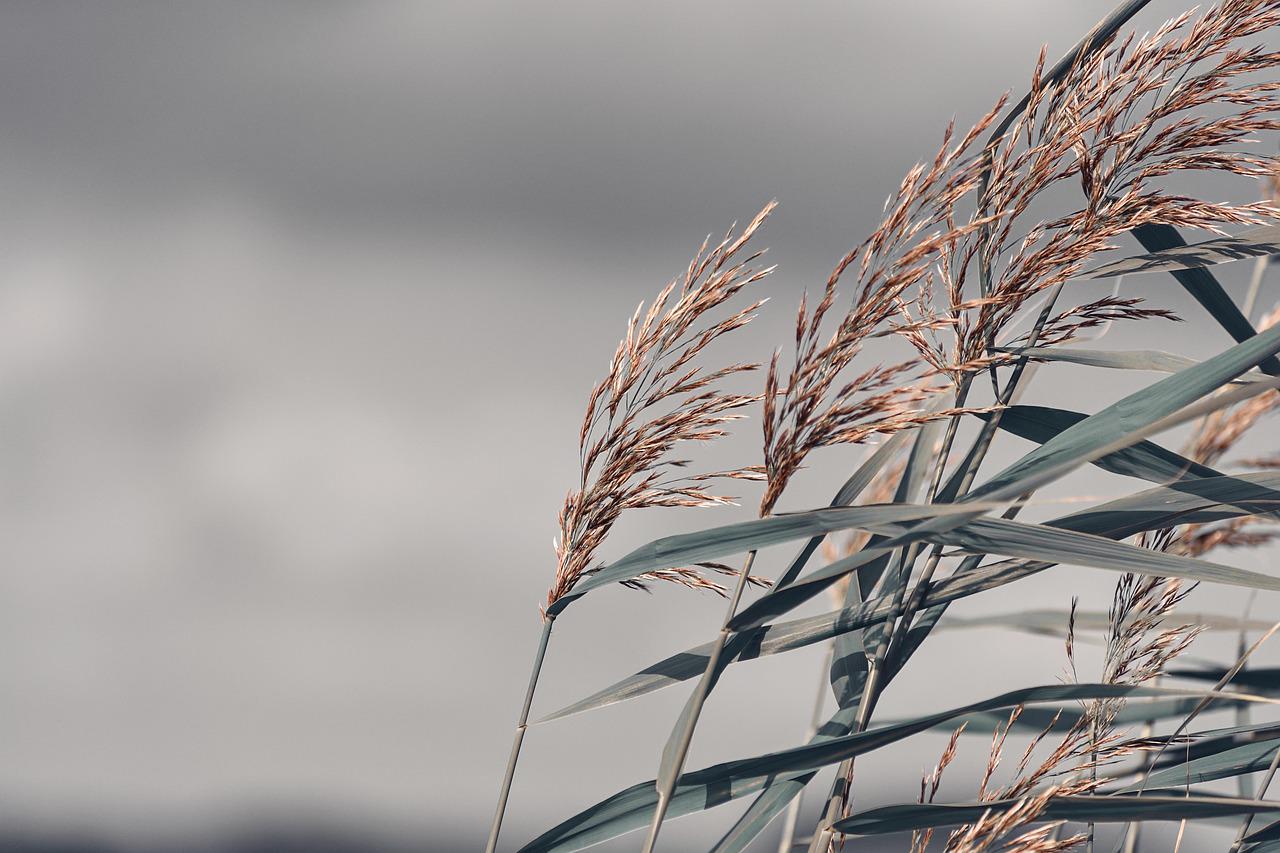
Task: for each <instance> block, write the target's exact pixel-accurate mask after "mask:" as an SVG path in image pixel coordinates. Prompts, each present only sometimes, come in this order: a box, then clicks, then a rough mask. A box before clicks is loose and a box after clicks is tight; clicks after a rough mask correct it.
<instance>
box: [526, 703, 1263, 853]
mask: <svg viewBox="0 0 1280 853" xmlns="http://www.w3.org/2000/svg"><path fill="white" fill-rule="evenodd" d="M1224 695H1225V694H1221V693H1213V692H1206V691H1193V690H1178V689H1173V688H1165V687H1144V686H1134V685H1121V684H1050V685H1044V686H1040V687H1029V688H1024V689H1022V690H1013V691H1010V692H1008V693H1002V694H1000V695H999V696H995V697H992V698H990V699H987V700H984V701H981V702H974V703H972V704H969V705H964V706H961V707H959V708H952V709H950V710H947V711H941V712H939V713H936V714H929V715H927V716H923V717H919V718H917V719H915V720H911V721H908V722H905V723H899V724H896V725H892V726H882V727H879V728H875V729H869V730H867V731H864V732H859V733H856V734H849V735H845V736H843V737H835V738H832V739H830V740H827V741H823V742H820V743H808V744H805V745H804V746H798V747H793V748H791V749H785V750H781V751H779V752H771V753H766V754H764V755H759V756H756V757H754V758H746V759H740V760H737V761H727V762H724V763H722V764H716V765H713V766H711V767H707V768H705V769H703V770H697V771H694V772H691V773H685V774H683V775H682V776H681V777H680V779H679V781H678V784H677V785H676V788H675V791H674V792H673V794H672V797H671V802H670V805H669V807H668V811H667V816H668V818H676V817H680V816H682V815H687V814H692V813H694V812H698V811H703V810H705V809H709V808H712V807H713V806H717V805H720V804H722V803H726V802H728V801H730V800H733V799H737V798H738V797H742V796H745V795H747V794H752V793H755V792H756V791H759V790H761V789H762V788H763V787H764V786H765V785H766V784H767V783H769V782H771V781H773V780H776V779H780V778H795V777H797V776H800V775H803V774H804V773H807V772H808V771H811V770H816V769H818V768H821V767H825V766H827V765H829V764H835V763H837V762H840V761H843V760H844V759H846V758H851V757H853V756H856V755H862V754H864V753H867V752H872V751H874V750H876V749H880V748H881V747H884V746H888V745H890V744H893V743H897V742H898V741H901V740H903V739H905V738H908V737H911V736H912V735H915V734H918V733H920V732H923V731H927V730H929V729H931V728H933V727H934V726H936V725H938V724H939V723H943V722H946V721H947V720H952V719H955V718H957V717H961V716H964V715H966V714H972V713H975V712H978V711H991V710H996V709H998V708H1012V707H1014V706H1016V705H1027V704H1032V703H1038V702H1067V701H1071V700H1077V699H1106V698H1121V697H1125V696H1166V697H1172V696H1201V697H1211V696H1224ZM1231 698H1233V699H1237V700H1249V701H1258V702H1270V701H1272V700H1267V699H1262V698H1260V697H1251V696H1243V695H1240V694H1231ZM657 799H658V793H657V789H656V788H655V786H654V781H653V780H652V779H651V780H648V781H645V782H641V783H639V784H637V785H632V786H631V787H630V788H627V789H626V790H623V791H619V792H618V793H617V794H614V795H613V796H612V797H609V798H607V799H605V800H602V801H601V802H599V803H596V804H595V805H594V806H591V807H590V808H588V809H586V810H585V811H582V812H580V813H578V814H577V815H575V816H573V817H571V818H569V819H568V820H566V821H564V822H563V823H560V824H558V825H557V826H555V827H553V828H552V829H550V830H548V831H547V832H545V833H543V834H542V835H540V836H539V837H538V838H536V839H534V840H533V841H531V842H530V843H529V844H527V845H525V846H524V847H522V848H520V849H521V853H552V851H569V850H581V849H582V848H584V847H589V846H591V845H592V844H598V843H600V842H601V841H607V840H608V839H610V838H615V837H617V836H619V835H622V834H624V833H627V832H630V831H632V830H635V829H639V828H641V827H643V826H646V825H648V822H649V818H650V817H651V815H652V814H653V811H654V807H655V806H656V804H657ZM1268 808H1271V809H1274V808H1275V804H1274V803H1273V804H1271V805H1269V806H1268Z"/></svg>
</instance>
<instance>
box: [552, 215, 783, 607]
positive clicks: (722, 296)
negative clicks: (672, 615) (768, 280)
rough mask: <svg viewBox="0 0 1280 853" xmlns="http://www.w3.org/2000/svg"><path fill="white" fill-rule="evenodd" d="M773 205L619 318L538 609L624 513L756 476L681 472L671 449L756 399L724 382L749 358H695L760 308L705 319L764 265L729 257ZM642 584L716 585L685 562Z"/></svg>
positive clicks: (572, 578)
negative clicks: (619, 334)
mask: <svg viewBox="0 0 1280 853" xmlns="http://www.w3.org/2000/svg"><path fill="white" fill-rule="evenodd" d="M775 206H776V204H775V203H774V202H770V203H769V204H768V205H766V206H765V207H764V209H763V210H761V211H760V212H759V213H758V214H756V216H755V218H754V219H752V220H751V222H750V223H749V224H748V225H747V227H746V228H745V229H743V230H742V232H741V233H740V234H738V235H736V236H735V235H734V234H733V231H732V229H731V230H730V232H729V233H728V234H727V235H725V238H724V239H723V240H722V241H720V242H719V243H718V244H716V245H715V246H711V247H709V245H708V242H704V243H703V245H702V247H701V248H700V249H699V250H698V252H697V254H696V255H695V256H694V258H693V260H692V261H691V262H690V263H689V267H688V269H687V270H686V271H685V273H684V275H683V276H682V277H681V278H679V279H673V280H672V281H671V282H670V283H669V284H668V285H667V286H666V287H665V288H664V289H663V290H662V292H661V293H659V294H658V296H657V298H656V299H654V300H653V302H652V303H651V304H650V305H649V307H648V309H647V310H645V309H644V306H643V305H641V306H640V307H639V308H637V309H636V312H635V314H634V315H632V317H631V320H630V321H629V322H628V324H627V333H626V337H625V338H623V340H622V342H621V343H619V344H618V349H617V351H616V352H615V353H614V356H613V359H612V360H611V361H610V362H609V372H608V374H607V375H606V376H605V377H604V378H603V379H602V380H600V382H599V384H597V385H596V386H595V388H594V389H592V392H591V396H590V399H589V400H588V402H587V411H586V415H585V416H584V417H583V421H582V429H581V430H580V432H579V437H578V446H579V451H580V470H579V477H578V483H577V485H576V486H575V487H574V489H573V491H571V492H570V493H569V494H568V496H567V497H566V498H565V501H564V506H563V507H562V508H561V510H560V537H559V539H558V540H557V542H556V557H557V561H558V562H557V566H556V576H555V582H554V583H553V584H552V585H551V588H550V589H549V590H548V592H547V602H546V603H547V605H548V606H550V605H551V604H554V603H555V602H556V600H558V599H559V598H561V597H562V596H564V595H565V594H566V593H568V592H569V591H570V590H572V589H573V587H574V585H575V584H576V583H577V582H578V580H579V579H580V578H581V577H582V576H583V575H584V574H586V573H588V572H590V571H591V569H592V563H593V561H594V559H595V555H596V552H597V550H598V549H599V547H600V545H601V543H602V542H603V541H604V539H605V537H607V536H608V535H609V532H610V531H611V530H612V529H613V526H614V524H615V523H616V522H617V521H618V518H619V517H620V516H621V515H622V513H623V512H625V511H627V510H633V509H645V508H650V507H707V506H716V505H720V504H725V503H730V502H732V501H733V498H732V497H729V496H727V495H723V494H721V493H720V492H719V491H718V490H717V488H716V484H717V483H718V482H721V481H725V480H760V479H763V472H762V471H761V470H760V468H759V467H758V466H744V467H741V468H735V469H732V470H728V471H713V472H700V473H686V471H687V469H688V468H689V466H690V465H691V464H692V463H691V461H690V460H688V459H684V458H680V457H679V456H676V455H674V453H675V451H676V448H677V446H678V445H681V444H684V443H687V442H708V441H714V440H715V439H718V438H721V437H722V436H724V435H726V429H725V426H726V425H727V424H729V423H731V422H733V421H736V420H739V419H741V418H743V417H745V416H746V411H747V410H748V409H749V408H750V407H752V406H754V405H756V404H757V403H758V402H759V401H760V397H759V395H757V394H739V393H732V392H729V391H726V390H724V386H723V382H724V380H726V379H728V378H730V377H732V376H735V375H737V374H741V373H746V372H749V371H752V370H755V369H756V368H758V367H759V365H756V364H730V365H727V366H723V367H718V368H713V369H711V368H706V367H704V366H702V365H701V364H700V363H699V357H700V356H701V355H702V354H703V353H704V351H705V350H706V349H707V348H708V347H709V346H710V345H711V344H713V343H715V342H716V341H717V340H718V339H720V338H721V337H723V336H725V335H728V334H730V333H731V332H734V331H736V330H737V329H740V328H742V327H743V326H745V325H746V324H747V323H749V322H750V321H751V319H752V318H753V317H754V316H755V311H756V309H758V308H759V307H760V306H761V305H762V304H763V303H764V301H765V300H763V299H759V300H756V301H754V302H752V303H751V304H750V305H748V306H747V307H745V308H742V309H739V310H737V311H734V312H732V313H731V314H729V316H727V317H723V318H720V319H714V312H716V310H717V309H719V308H721V306H723V305H725V303H727V302H729V300H731V299H733V298H734V297H735V296H737V295H738V293H739V292H740V291H742V290H743V289H744V288H746V287H748V286H749V285H752V284H755V283H756V282H759V281H760V280H762V279H764V278H765V277H766V276H768V275H769V274H770V273H771V272H772V271H773V267H765V268H763V269H756V268H754V267H753V266H752V264H753V263H754V262H755V261H757V260H758V259H759V258H760V255H761V254H762V253H761V252H755V253H751V254H748V255H746V256H745V257H739V255H740V254H742V253H743V250H744V249H745V248H746V246H747V244H748V241H750V239H751V238H752V236H754V234H755V233H756V231H757V230H758V229H759V228H760V226H761V225H762V224H763V223H764V221H765V219H766V218H768V216H769V214H770V213H772V212H773V209H774V207H775ZM717 571H719V570H718V569H717ZM643 580H655V581H674V582H676V583H680V584H682V585H684V586H691V587H695V588H700V589H711V590H722V588H721V587H720V585H719V584H716V583H714V582H713V581H710V580H709V579H707V578H706V577H705V576H704V575H703V574H702V573H700V572H698V571H697V569H696V568H693V567H688V568H682V569H680V570H679V571H665V572H659V573H650V574H648V575H646V576H645V577H644V578H642V579H641V580H640V581H639V582H637V583H634V584H632V585H633V586H642V585H643Z"/></svg>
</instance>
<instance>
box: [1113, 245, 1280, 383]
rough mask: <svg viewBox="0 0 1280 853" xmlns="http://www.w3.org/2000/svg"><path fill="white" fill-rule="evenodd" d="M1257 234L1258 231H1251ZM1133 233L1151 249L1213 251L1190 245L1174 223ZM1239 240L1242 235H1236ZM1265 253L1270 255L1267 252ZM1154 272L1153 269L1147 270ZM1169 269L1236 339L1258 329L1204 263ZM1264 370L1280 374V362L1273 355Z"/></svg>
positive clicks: (1193, 252) (1191, 252) (1206, 253)
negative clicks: (1238, 236)
mask: <svg viewBox="0 0 1280 853" xmlns="http://www.w3.org/2000/svg"><path fill="white" fill-rule="evenodd" d="M1251 233H1256V232H1251ZM1133 236H1134V237H1137V238H1138V242H1139V243H1141V244H1142V247H1143V248H1144V249H1146V250H1147V251H1148V252H1170V251H1173V252H1178V251H1181V252H1184V253H1188V254H1189V255H1192V256H1194V255H1196V254H1199V255H1200V256H1202V257H1208V256H1209V255H1210V254H1211V252H1209V251H1206V250H1205V249H1204V248H1203V245H1202V246H1201V247H1200V248H1195V247H1192V246H1188V245H1187V241H1186V240H1184V239H1182V235H1181V234H1179V233H1178V229H1176V228H1174V227H1173V226H1172V225H1165V224H1163V223H1155V222H1151V223H1146V224H1144V225H1139V226H1138V227H1137V228H1135V229H1133ZM1236 239H1237V240H1239V239H1240V238H1236ZM1261 242H1262V243H1263V244H1269V243H1270V242H1272V241H1271V239H1270V237H1268V238H1267V239H1266V240H1264V241H1261ZM1262 254H1270V253H1268V252H1264V253H1262ZM1147 271H1149V272H1153V271H1154V270H1147ZM1168 272H1169V273H1170V275H1172V276H1173V277H1174V278H1175V279H1177V281H1178V284H1180V285H1182V287H1183V289H1184V290H1186V291H1187V292H1188V293H1190V294H1191V295H1192V296H1193V297H1195V299H1196V301H1197V302H1199V303H1200V304H1201V305H1203V306H1204V307H1205V310H1207V311H1208V312H1209V313H1210V314H1212V315H1213V319H1215V320H1217V321H1218V325H1220V326H1222V328H1224V329H1226V330H1227V334H1229V335H1231V337H1233V338H1235V339H1236V340H1237V341H1247V340H1249V339H1250V338H1252V337H1253V336H1254V335H1256V334H1257V333H1258V332H1257V330H1256V329H1254V328H1253V325H1252V324H1250V322H1249V319H1248V318H1247V317H1245V316H1244V314H1242V313H1241V312H1240V309H1239V308H1237V307H1236V304H1235V303H1234V302H1232V301H1231V297H1230V296H1228V295H1227V292H1226V291H1225V290H1223V289H1222V285H1221V284H1219V283H1218V280H1217V279H1216V278H1214V277H1213V273H1211V272H1209V270H1208V269H1206V268H1205V265H1199V266H1194V267H1186V266H1181V267H1174V268H1169V269H1168ZM1258 366H1259V367H1260V368H1261V369H1262V372H1263V373H1267V374H1270V375H1272V376H1276V375H1280V361H1277V360H1276V359H1274V358H1267V359H1264V360H1263V361H1262V362H1261V363H1260V364H1259V365H1258Z"/></svg>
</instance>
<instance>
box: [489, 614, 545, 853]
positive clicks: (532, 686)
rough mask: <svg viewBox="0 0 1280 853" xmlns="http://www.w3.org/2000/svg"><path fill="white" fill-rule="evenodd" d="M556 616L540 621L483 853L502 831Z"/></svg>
mask: <svg viewBox="0 0 1280 853" xmlns="http://www.w3.org/2000/svg"><path fill="white" fill-rule="evenodd" d="M555 619H556V617H554V616H547V617H545V618H544V619H543V621H542V637H541V639H540V640H539V641H538V651H537V653H536V654H535V655H534V657H533V671H532V672H530V673H529V688H528V689H527V690H526V691H525V694H524V704H523V705H522V706H521V707H520V718H519V719H518V720H516V732H515V736H514V737H513V738H512V741H511V757H510V758H508V759H507V772H506V774H505V775H504V776H503V777H502V787H501V788H500V789H499V790H498V807H497V809H496V810H495V811H494V815H493V826H492V827H490V829H489V840H488V841H487V842H486V843H485V846H484V850H485V853H494V851H495V850H497V849H498V834H499V833H500V832H501V831H502V818H503V816H504V815H505V814H506V811H507V798H508V797H510V796H511V781H512V780H513V779H514V778H515V775H516V762H517V761H519V760H520V745H521V744H522V743H524V733H525V730H526V729H527V728H528V727H529V709H530V708H532V707H533V694H534V692H535V691H536V690H537V689H538V676H539V675H540V674H541V672H542V661H543V659H545V658H546V656H547V642H548V641H549V640H550V639H551V625H552V624H553V623H554V622H555Z"/></svg>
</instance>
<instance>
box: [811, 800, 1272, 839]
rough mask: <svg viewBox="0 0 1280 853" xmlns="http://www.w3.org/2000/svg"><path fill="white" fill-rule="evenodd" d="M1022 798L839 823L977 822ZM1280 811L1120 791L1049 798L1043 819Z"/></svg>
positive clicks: (1262, 804) (912, 808)
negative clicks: (1109, 794) (1117, 792)
mask: <svg viewBox="0 0 1280 853" xmlns="http://www.w3.org/2000/svg"><path fill="white" fill-rule="evenodd" d="M1021 802H1023V801H1022V800H1016V799H1010V800H991V801H989V802H983V803H954V804H952V803H903V804H901V805H895V806H884V807H881V808H878V809H870V810H868V811H865V812H862V813H860V814H856V815H854V816H853V817H850V818H847V819H846V820H842V821H840V822H839V823H837V824H836V829H837V830H839V831H841V832H847V833H849V834H850V835H881V834H884V833H889V832H908V831H910V830H914V829H925V828H927V827H931V826H956V825H958V824H965V823H973V822H974V821H976V820H978V819H980V818H981V817H982V816H983V815H984V814H999V813H1001V812H1006V811H1008V810H1010V809H1012V808H1014V807H1015V806H1017V805H1019V804H1020V803H1021ZM1275 810H1276V804H1275V803H1274V802H1271V801H1267V800H1244V799H1237V798H1235V797H1211V796H1205V795H1198V796H1197V795H1192V796H1185V795H1182V794H1176V793H1155V794H1143V795H1141V796H1138V795H1135V794H1116V795H1112V796H1105V797H1104V796H1092V797H1090V796H1062V797H1055V798H1054V799H1052V800H1050V801H1049V804H1048V805H1047V806H1046V807H1045V809H1044V811H1042V812H1041V813H1040V815H1039V816H1038V817H1037V820H1074V821H1093V822H1096V823H1130V822H1133V821H1161V820H1202V819H1204V818H1211V817H1225V816H1229V815H1244V814H1260V813H1265V812H1272V811H1275Z"/></svg>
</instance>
